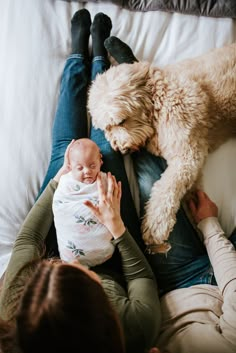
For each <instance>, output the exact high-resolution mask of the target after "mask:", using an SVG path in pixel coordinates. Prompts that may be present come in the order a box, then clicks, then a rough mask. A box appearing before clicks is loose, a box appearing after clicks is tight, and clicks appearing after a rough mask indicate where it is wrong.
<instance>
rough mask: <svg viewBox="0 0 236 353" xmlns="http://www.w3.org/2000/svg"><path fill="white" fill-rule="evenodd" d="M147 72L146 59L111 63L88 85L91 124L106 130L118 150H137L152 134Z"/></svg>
mask: <svg viewBox="0 0 236 353" xmlns="http://www.w3.org/2000/svg"><path fill="white" fill-rule="evenodd" d="M149 72H150V65H149V64H147V63H134V64H121V65H118V66H113V67H111V68H110V69H109V70H107V71H106V72H105V73H103V74H101V75H98V76H97V77H96V79H95V81H94V82H93V83H92V85H91V87H90V90H89V97H88V110H89V113H90V115H91V117H92V124H93V125H94V127H95V128H99V129H101V130H103V131H105V136H106V138H107V139H108V141H110V143H111V146H112V148H114V149H115V150H119V151H120V152H121V153H127V152H130V151H131V152H132V151H135V150H138V149H139V148H140V147H142V146H144V145H145V144H146V141H147V140H148V139H149V138H150V137H151V136H152V135H153V134H154V128H153V126H152V121H153V116H152V114H153V103H152V83H151V80H150V74H149Z"/></svg>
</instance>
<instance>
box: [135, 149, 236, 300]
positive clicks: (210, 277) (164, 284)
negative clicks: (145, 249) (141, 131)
mask: <svg viewBox="0 0 236 353" xmlns="http://www.w3.org/2000/svg"><path fill="white" fill-rule="evenodd" d="M133 162H134V168H135V171H136V176H137V180H138V185H139V191H140V210H141V216H142V215H143V212H144V205H145V203H146V201H147V200H148V198H149V196H150V193H151V188H152V185H153V184H154V182H155V181H156V180H158V179H160V177H161V174H162V173H163V172H164V170H165V169H166V167H167V164H166V161H165V160H164V159H163V158H160V157H156V156H154V155H152V154H150V153H149V152H147V151H146V150H144V149H143V150H141V151H140V152H138V153H135V154H133ZM230 240H231V241H232V243H233V244H234V246H235V245H236V232H235V233H233V234H232V235H231V237H230ZM169 242H170V244H171V249H170V250H169V251H168V253H167V254H153V255H149V254H147V258H148V261H149V263H150V264H151V266H152V269H153V272H154V273H155V276H156V278H157V283H158V287H159V290H160V294H161V295H162V294H164V293H166V292H169V291H171V290H173V289H176V288H183V287H190V286H191V285H195V284H204V283H205V284H213V285H216V280H215V276H214V273H213V270H212V267H211V263H210V260H209V258H208V255H207V252H206V249H205V246H204V245H203V243H202V242H201V240H200V239H199V236H198V234H197V232H196V230H195V228H194V227H193V226H192V224H191V222H190V221H189V219H188V217H187V216H186V213H185V212H184V209H183V208H182V207H180V209H179V211H178V213H177V221H176V224H175V226H174V229H173V231H172V232H171V234H170V236H169Z"/></svg>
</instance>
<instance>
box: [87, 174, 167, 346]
mask: <svg viewBox="0 0 236 353" xmlns="http://www.w3.org/2000/svg"><path fill="white" fill-rule="evenodd" d="M107 189H108V190H107V193H106V192H105V190H104V189H103V186H102V183H101V180H100V177H99V178H98V194H99V204H98V205H97V206H94V205H93V204H92V203H91V202H89V201H87V202H86V203H85V204H86V205H87V206H88V207H89V208H90V209H91V210H92V211H93V212H94V214H95V216H96V217H97V218H98V219H99V221H100V222H101V223H102V224H104V225H105V226H106V227H107V228H108V230H109V231H110V232H111V234H112V235H113V237H114V240H113V242H114V244H116V245H117V246H118V248H119V251H120V254H121V259H122V266H123V274H124V279H125V282H126V288H127V290H124V288H122V287H121V286H120V285H119V284H118V283H115V282H114V281H112V280H110V281H109V280H105V288H104V289H105V291H106V293H107V295H108V296H109V299H110V300H111V302H112V304H113V306H114V307H115V308H116V310H117V312H118V314H119V317H120V320H121V322H122V326H123V329H124V332H125V337H126V347H128V349H127V352H133V351H135V352H137V353H138V352H143V351H144V349H147V348H150V347H151V346H152V345H154V343H155V342H156V338H157V336H158V333H159V329H160V321H161V310H160V303H159V298H158V290H157V285H156V281H155V278H154V275H153V273H152V270H151V268H150V266H149V264H148V262H147V260H146V258H145V257H144V255H143V253H142V252H141V250H140V249H139V247H138V246H137V244H136V242H135V241H134V239H133V238H132V237H131V236H130V234H129V233H128V231H127V230H126V229H125V226H124V224H123V221H122V219H121V216H120V198H121V185H120V183H117V182H116V180H115V178H114V177H113V176H112V175H111V174H110V173H108V188H107Z"/></svg>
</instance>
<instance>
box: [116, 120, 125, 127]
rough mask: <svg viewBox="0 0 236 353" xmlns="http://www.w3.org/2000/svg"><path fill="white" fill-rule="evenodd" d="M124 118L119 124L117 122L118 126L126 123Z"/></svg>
mask: <svg viewBox="0 0 236 353" xmlns="http://www.w3.org/2000/svg"><path fill="white" fill-rule="evenodd" d="M124 122H125V121H124V120H122V121H121V122H120V123H119V124H117V125H118V126H121V125H123V124H124Z"/></svg>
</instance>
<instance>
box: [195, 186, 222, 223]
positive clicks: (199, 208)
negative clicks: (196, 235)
mask: <svg viewBox="0 0 236 353" xmlns="http://www.w3.org/2000/svg"><path fill="white" fill-rule="evenodd" d="M196 196H197V200H196V201H194V200H193V199H192V200H190V202H189V208H190V210H191V212H192V215H193V218H194V220H195V222H196V223H197V224H198V223H199V222H201V221H202V220H203V219H205V218H207V217H218V208H217V206H216V204H215V203H214V202H213V201H212V200H211V199H210V198H209V197H208V196H207V194H206V193H205V192H204V191H201V190H198V191H197V193H196Z"/></svg>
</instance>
